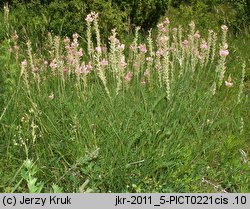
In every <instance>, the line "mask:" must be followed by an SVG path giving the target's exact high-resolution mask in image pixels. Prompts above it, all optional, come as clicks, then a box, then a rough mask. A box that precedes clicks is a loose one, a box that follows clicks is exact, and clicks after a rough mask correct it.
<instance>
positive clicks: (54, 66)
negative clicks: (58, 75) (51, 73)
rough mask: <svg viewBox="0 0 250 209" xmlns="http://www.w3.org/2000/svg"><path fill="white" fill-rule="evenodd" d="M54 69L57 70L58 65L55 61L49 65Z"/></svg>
mask: <svg viewBox="0 0 250 209" xmlns="http://www.w3.org/2000/svg"><path fill="white" fill-rule="evenodd" d="M49 66H50V67H51V68H52V69H56V68H57V64H56V61H55V60H53V61H52V62H51V63H50V65H49Z"/></svg>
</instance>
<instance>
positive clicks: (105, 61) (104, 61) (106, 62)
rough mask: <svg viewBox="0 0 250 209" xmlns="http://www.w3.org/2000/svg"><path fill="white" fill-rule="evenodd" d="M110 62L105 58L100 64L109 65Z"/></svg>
mask: <svg viewBox="0 0 250 209" xmlns="http://www.w3.org/2000/svg"><path fill="white" fill-rule="evenodd" d="M108 64H109V63H108V61H107V60H105V59H103V60H102V61H101V62H100V65H101V66H107V65H108Z"/></svg>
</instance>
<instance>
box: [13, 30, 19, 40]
mask: <svg viewBox="0 0 250 209" xmlns="http://www.w3.org/2000/svg"><path fill="white" fill-rule="evenodd" d="M17 39H18V35H17V32H16V31H15V32H14V34H13V40H14V41H17Z"/></svg>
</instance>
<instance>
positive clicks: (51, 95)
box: [48, 92, 55, 100]
mask: <svg viewBox="0 0 250 209" xmlns="http://www.w3.org/2000/svg"><path fill="white" fill-rule="evenodd" d="M48 98H49V99H50V100H53V99H54V98H55V95H54V93H53V92H51V94H50V95H49V96H48Z"/></svg>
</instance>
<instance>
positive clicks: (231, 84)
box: [225, 76, 233, 87]
mask: <svg viewBox="0 0 250 209" xmlns="http://www.w3.org/2000/svg"><path fill="white" fill-rule="evenodd" d="M225 85H226V86H227V87H232V86H233V81H232V78H231V76H229V77H228V79H227V81H225Z"/></svg>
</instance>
